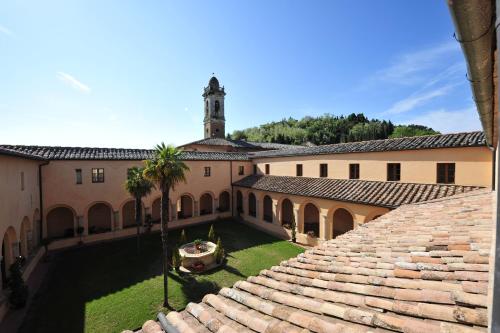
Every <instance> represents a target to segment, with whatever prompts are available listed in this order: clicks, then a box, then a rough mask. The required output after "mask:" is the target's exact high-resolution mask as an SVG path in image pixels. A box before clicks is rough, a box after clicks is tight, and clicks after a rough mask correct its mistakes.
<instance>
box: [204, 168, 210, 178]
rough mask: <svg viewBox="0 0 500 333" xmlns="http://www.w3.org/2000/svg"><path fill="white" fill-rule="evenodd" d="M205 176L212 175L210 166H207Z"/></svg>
mask: <svg viewBox="0 0 500 333" xmlns="http://www.w3.org/2000/svg"><path fill="white" fill-rule="evenodd" d="M204 176H205V177H210V167H205V175H204Z"/></svg>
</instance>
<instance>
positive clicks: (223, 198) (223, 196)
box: [219, 191, 231, 212]
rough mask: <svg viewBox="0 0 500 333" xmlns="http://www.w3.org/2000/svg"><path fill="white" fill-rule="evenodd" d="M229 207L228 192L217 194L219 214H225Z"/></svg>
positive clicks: (229, 198) (229, 197)
mask: <svg viewBox="0 0 500 333" xmlns="http://www.w3.org/2000/svg"><path fill="white" fill-rule="evenodd" d="M230 207H231V195H230V194H229V192H228V191H222V192H221V193H220V194H219V212H227V211H229V208H230Z"/></svg>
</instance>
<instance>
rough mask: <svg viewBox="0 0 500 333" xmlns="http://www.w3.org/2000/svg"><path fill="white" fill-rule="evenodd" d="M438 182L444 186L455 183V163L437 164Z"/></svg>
mask: <svg viewBox="0 0 500 333" xmlns="http://www.w3.org/2000/svg"><path fill="white" fill-rule="evenodd" d="M437 182H438V183H442V184H454V183H455V163H438V164H437Z"/></svg>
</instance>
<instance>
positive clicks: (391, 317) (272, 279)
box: [167, 190, 493, 333]
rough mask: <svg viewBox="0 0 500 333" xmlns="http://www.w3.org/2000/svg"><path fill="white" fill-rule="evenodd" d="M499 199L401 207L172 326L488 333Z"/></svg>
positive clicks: (238, 286)
mask: <svg viewBox="0 0 500 333" xmlns="http://www.w3.org/2000/svg"><path fill="white" fill-rule="evenodd" d="M492 200H493V194H492V193H491V192H488V191H486V190H481V191H475V192H471V193H467V194H461V195H457V196H454V197H449V198H443V199H438V200H434V201H430V202H425V203H419V204H412V205H405V206H402V207H400V208H398V209H395V210H393V211H391V212H389V213H387V214H386V215H383V216H382V217H380V218H378V219H377V220H374V221H372V222H369V223H366V224H364V225H362V226H359V227H357V228H356V229H354V230H352V231H350V232H348V233H346V234H344V235H341V236H339V237H337V238H336V239H333V240H330V241H327V242H325V243H323V244H322V245H320V246H317V247H315V248H312V249H310V250H307V251H306V252H305V253H303V254H301V255H299V256H297V257H295V258H291V259H289V260H286V261H283V262H282V263H281V264H280V265H279V266H274V267H271V268H270V269H265V270H263V271H261V272H260V274H259V276H252V277H249V278H248V279H247V280H246V281H239V282H237V283H235V284H234V286H233V287H232V288H222V289H221V290H220V292H219V294H218V295H212V294H210V295H206V296H205V297H204V299H203V302H202V303H200V304H189V305H188V306H187V307H186V309H185V310H184V311H182V312H180V313H178V312H170V313H169V314H168V315H167V319H168V320H169V322H170V323H171V324H172V325H173V326H174V327H176V328H177V329H178V330H179V331H180V332H202V330H201V328H200V327H203V328H206V329H207V330H208V331H210V332H273V333H274V332H276V333H278V332H325V333H326V332H410V333H417V332H421V333H433V332H435V333H445V332H450V333H451V332H467V333H469V332H470V333H472V332H485V331H486V326H487V305H488V303H487V296H486V293H487V282H488V273H487V270H488V265H487V262H488V258H489V251H487V250H483V249H481V248H483V247H484V248H485V249H486V248H488V249H489V248H490V245H491V241H492V239H491V237H492V236H491V229H492V213H493V212H492V207H493V205H492ZM472 231H474V232H473V233H472ZM436 243H438V244H440V245H439V246H443V247H444V248H448V247H450V245H456V244H461V245H472V244H476V245H477V246H469V248H466V247H464V249H461V250H432V248H433V247H434V246H435V245H433V244H436ZM452 247H453V246H452ZM422 258H426V259H422ZM450 258H452V259H453V260H451V261H449V260H448V259H450ZM465 261H472V262H475V261H479V263H470V264H469V263H466V262H465ZM426 275H427V278H431V279H426Z"/></svg>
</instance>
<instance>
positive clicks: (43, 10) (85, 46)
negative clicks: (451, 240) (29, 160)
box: [0, 0, 480, 148]
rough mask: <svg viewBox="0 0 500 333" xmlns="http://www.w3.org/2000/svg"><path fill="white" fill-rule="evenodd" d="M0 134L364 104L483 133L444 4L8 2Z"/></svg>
mask: <svg viewBox="0 0 500 333" xmlns="http://www.w3.org/2000/svg"><path fill="white" fill-rule="evenodd" d="M0 50H1V52H0V63H1V64H2V65H1V66H0V114H1V116H2V120H3V121H4V126H2V130H1V131H0V143H10V144H36V145H78V146H103V147H139V148H147V147H151V146H153V145H154V144H156V143H159V142H161V141H165V142H167V143H173V144H182V143H186V142H188V141H193V140H196V139H199V138H201V137H202V135H203V126H202V120H203V100H202V97H201V93H202V89H203V87H204V86H205V85H207V83H208V80H209V78H210V76H211V73H212V72H214V73H215V74H216V76H217V77H218V78H219V80H220V82H221V84H223V85H224V86H225V87H226V91H227V96H226V106H225V107H226V131H229V132H231V131H233V130H235V129H242V128H246V127H250V126H256V125H259V124H262V123H265V122H268V121H273V120H280V119H282V118H284V117H289V116H292V117H296V118H300V117H303V116H306V115H311V116H315V115H321V114H324V113H333V114H336V115H340V114H349V113H352V112H356V113H357V112H363V113H365V114H366V115H368V116H369V117H375V118H382V119H390V120H392V121H393V122H394V123H397V124H405V123H419V124H423V125H427V126H432V127H433V128H435V129H437V130H440V131H442V132H457V131H469V130H477V129H480V125H479V121H478V117H477V114H476V111H475V108H474V104H473V101H472V97H471V92H470V88H469V85H468V82H467V80H466V78H465V73H466V68H465V63H464V60H463V55H462V53H461V50H460V47H459V45H458V43H457V42H456V41H455V40H454V39H453V26H452V23H451V19H450V16H449V13H448V10H447V8H446V4H445V1H435V0H421V1H412V2H410V1H398V0H395V1H368V0H366V1H361V2H360V1H347V0H345V1H331V0H325V1H305V0H303V1H297V0H289V1H278V0H275V1H257V0H252V1H247V0H242V1H229V0H228V1H215V0H213V1H188V0H183V1H180V0H179V1H159V0H158V1H146V0H145V1H131V0H130V1H128V0H107V1H102V0H81V1H77V0H71V1H69V0H61V1H51V0H47V1H36V0H33V1H2V5H0Z"/></svg>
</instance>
